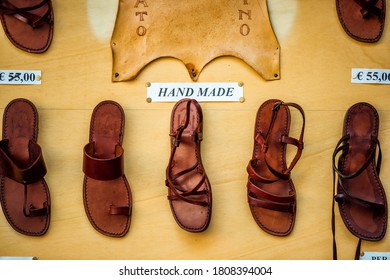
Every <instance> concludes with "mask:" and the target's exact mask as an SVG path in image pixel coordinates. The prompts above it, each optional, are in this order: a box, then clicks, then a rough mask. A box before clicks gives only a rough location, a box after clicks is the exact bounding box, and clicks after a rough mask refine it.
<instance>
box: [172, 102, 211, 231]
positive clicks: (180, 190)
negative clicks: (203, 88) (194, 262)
mask: <svg viewBox="0 0 390 280" xmlns="http://www.w3.org/2000/svg"><path fill="white" fill-rule="evenodd" d="M202 118H203V117H202V109H201V107H200V105H199V103H198V102H197V101H196V100H194V99H187V98H186V99H182V100H180V101H179V102H177V103H176V105H175V106H174V108H173V110H172V115H171V127H170V136H171V139H172V141H171V156H170V158H169V163H168V166H167V169H166V181H165V184H166V186H167V187H168V200H169V204H170V207H171V211H172V214H173V216H174V218H175V220H176V222H177V224H178V225H179V226H180V227H181V228H182V229H184V230H186V231H189V232H201V231H204V230H206V229H207V227H208V225H209V223H210V219H211V209H212V195H211V186H210V182H209V180H208V178H207V175H206V171H205V169H204V167H203V165H202V160H201V153H200V143H201V141H202Z"/></svg>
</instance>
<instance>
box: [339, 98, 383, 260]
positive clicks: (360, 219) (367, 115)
mask: <svg viewBox="0 0 390 280" xmlns="http://www.w3.org/2000/svg"><path fill="white" fill-rule="evenodd" d="M378 131H379V116H378V112H377V111H376V109H375V108H374V107H373V106H372V105H370V104H368V103H365V102H360V103H357V104H355V105H353V106H352V107H351V108H349V110H348V111H347V113H346V115H345V120H344V129H343V136H342V137H341V139H340V141H339V142H338V143H337V145H336V148H335V151H334V153H333V175H334V185H333V193H334V199H333V207H332V232H333V258H334V259H337V248H336V239H335V231H336V230H335V213H334V207H335V202H337V203H338V206H339V211H340V215H341V217H342V219H343V222H344V224H345V226H346V227H347V228H348V230H349V231H350V232H351V233H352V234H353V235H355V236H356V237H358V238H359V241H358V245H357V248H356V253H355V259H359V255H360V248H361V241H362V240H368V241H379V240H381V239H382V238H383V237H384V236H385V233H386V228H387V212H388V210H387V200H386V194H385V191H384V188H383V186H382V183H381V181H380V179H379V172H380V167H381V159H382V153H381V149H380V145H379V140H378ZM377 148H378V149H377ZM340 152H341V154H340ZM339 154H340V155H339ZM376 155H377V157H376ZM337 157H338V159H337ZM336 162H337V165H336ZM336 174H337V180H336ZM336 185H337V188H336Z"/></svg>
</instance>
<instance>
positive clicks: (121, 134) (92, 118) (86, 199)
mask: <svg viewBox="0 0 390 280" xmlns="http://www.w3.org/2000/svg"><path fill="white" fill-rule="evenodd" d="M104 105H113V106H115V107H117V109H118V110H119V111H120V113H121V118H120V126H121V131H120V134H119V135H118V138H117V144H118V145H121V144H122V137H123V135H124V122H125V120H124V111H123V108H122V107H120V106H119V104H117V103H116V102H113V101H110V100H107V101H103V102H100V103H99V104H98V105H97V106H96V107H95V109H94V110H93V113H92V117H91V125H90V132H89V141H90V142H91V141H92V138H93V134H94V132H95V118H96V114H97V111H98V110H99V108H100V107H102V106H104ZM122 179H123V181H124V183H125V189H126V192H127V197H126V199H127V203H128V205H129V208H130V209H131V208H132V205H131V203H130V199H131V198H130V185H129V184H128V182H127V179H126V176H125V175H124V174H123V175H122ZM87 180H88V177H87V176H86V175H85V176H84V184H83V188H84V190H83V193H84V201H85V206H86V208H87V209H88V211H86V212H87V216H88V219H89V220H90V222H91V223H92V225H93V227H94V228H95V229H97V230H98V231H100V232H102V233H105V234H108V235H113V236H122V235H123V234H125V233H126V232H127V231H128V228H129V225H130V222H131V216H129V218H128V219H127V221H126V226H125V227H124V229H123V230H122V231H121V232H113V231H107V230H104V229H102V228H100V227H99V226H98V225H97V223H96V222H95V220H94V218H93V217H92V215H91V214H90V207H89V203H88V188H87ZM130 213H131V212H130Z"/></svg>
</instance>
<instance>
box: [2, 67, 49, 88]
mask: <svg viewBox="0 0 390 280" xmlns="http://www.w3.org/2000/svg"><path fill="white" fill-rule="evenodd" d="M41 81H42V73H41V71H40V70H0V84H2V85H40V84H41Z"/></svg>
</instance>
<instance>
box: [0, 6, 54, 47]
mask: <svg viewBox="0 0 390 280" xmlns="http://www.w3.org/2000/svg"><path fill="white" fill-rule="evenodd" d="M0 19H1V23H2V26H3V29H4V31H5V34H6V35H7V37H8V39H9V40H10V41H11V43H12V44H13V45H14V46H15V47H17V48H19V49H21V50H24V51H26V52H30V53H43V52H45V51H47V49H48V48H49V46H50V44H51V41H52V39H53V30H54V13H53V6H52V3H51V0H0Z"/></svg>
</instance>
